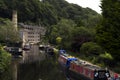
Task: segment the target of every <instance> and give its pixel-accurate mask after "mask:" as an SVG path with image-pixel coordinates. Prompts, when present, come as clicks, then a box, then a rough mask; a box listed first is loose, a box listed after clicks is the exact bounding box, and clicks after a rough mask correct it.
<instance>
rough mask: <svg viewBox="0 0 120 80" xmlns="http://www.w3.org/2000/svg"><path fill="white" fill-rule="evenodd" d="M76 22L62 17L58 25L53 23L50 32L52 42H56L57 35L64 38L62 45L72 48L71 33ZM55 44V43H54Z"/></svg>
mask: <svg viewBox="0 0 120 80" xmlns="http://www.w3.org/2000/svg"><path fill="white" fill-rule="evenodd" d="M74 26H75V23H74V22H73V21H72V20H67V19H62V20H61V21H60V22H59V23H58V24H57V25H53V26H52V27H53V28H52V32H51V34H50V42H51V43H54V42H56V40H55V39H56V38H57V37H61V38H62V42H61V46H62V47H64V48H70V44H71V34H72V32H73V29H74ZM54 44H55V43H54Z"/></svg>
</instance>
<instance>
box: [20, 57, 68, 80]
mask: <svg viewBox="0 0 120 80" xmlns="http://www.w3.org/2000/svg"><path fill="white" fill-rule="evenodd" d="M39 79H41V80H66V79H65V76H64V74H63V73H62V72H61V71H60V69H59V65H58V64H57V63H56V61H54V60H53V59H45V60H43V61H41V62H39V61H37V62H33V63H27V64H21V65H19V69H18V80H39Z"/></svg>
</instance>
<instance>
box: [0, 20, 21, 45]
mask: <svg viewBox="0 0 120 80" xmlns="http://www.w3.org/2000/svg"><path fill="white" fill-rule="evenodd" d="M18 41H20V37H19V33H18V32H17V31H15V29H14V27H13V24H12V22H11V21H10V20H9V19H3V18H0V42H3V43H4V42H8V43H9V42H11V43H14V42H18Z"/></svg>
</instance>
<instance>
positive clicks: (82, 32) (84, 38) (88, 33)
mask: <svg viewBox="0 0 120 80" xmlns="http://www.w3.org/2000/svg"><path fill="white" fill-rule="evenodd" d="M94 36H95V33H94V31H92V29H87V28H85V27H76V28H75V29H74V31H73V32H72V49H73V50H74V51H79V50H80V47H81V45H82V44H83V43H85V42H89V41H92V40H94Z"/></svg>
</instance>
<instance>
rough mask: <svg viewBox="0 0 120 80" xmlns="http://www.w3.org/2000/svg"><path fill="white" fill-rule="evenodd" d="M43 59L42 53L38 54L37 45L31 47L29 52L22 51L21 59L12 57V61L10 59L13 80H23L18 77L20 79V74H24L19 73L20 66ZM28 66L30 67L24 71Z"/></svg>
mask: <svg viewBox="0 0 120 80" xmlns="http://www.w3.org/2000/svg"><path fill="white" fill-rule="evenodd" d="M44 59H45V55H44V53H40V51H39V48H38V45H32V46H31V49H30V50H27V51H23V57H21V58H16V57H13V59H12V71H13V80H23V79H20V77H22V76H21V74H24V73H25V72H24V71H23V73H21V71H22V68H20V67H21V66H22V65H28V64H33V63H35V62H39V61H41V60H44ZM30 66H31V65H29V66H27V67H26V69H27V68H29V67H30ZM31 67H32V66H31ZM33 68H34V67H33ZM23 70H24V69H23ZM29 70H30V69H29ZM29 70H28V73H29ZM19 71H20V72H19ZM34 72H35V71H34ZM18 73H20V74H18ZM19 76H20V77H19ZM28 78H29V77H28ZM33 80H34V79H33Z"/></svg>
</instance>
